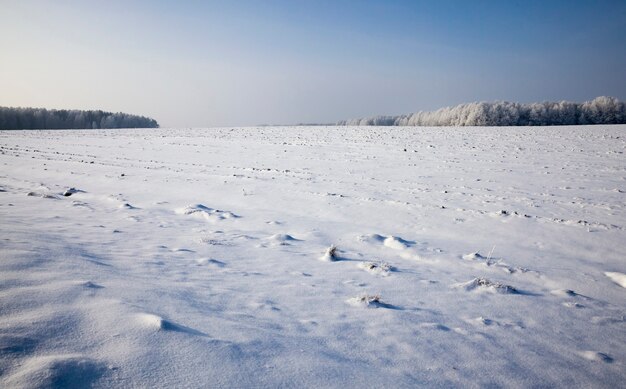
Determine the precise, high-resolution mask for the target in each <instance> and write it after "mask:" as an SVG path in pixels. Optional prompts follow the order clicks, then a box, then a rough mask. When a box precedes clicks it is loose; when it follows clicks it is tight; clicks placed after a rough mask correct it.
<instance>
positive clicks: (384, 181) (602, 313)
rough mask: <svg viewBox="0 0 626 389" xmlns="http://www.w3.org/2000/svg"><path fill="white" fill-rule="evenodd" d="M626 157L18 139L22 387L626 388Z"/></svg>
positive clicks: (160, 132) (359, 135)
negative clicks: (334, 247)
mask: <svg viewBox="0 0 626 389" xmlns="http://www.w3.org/2000/svg"><path fill="white" fill-rule="evenodd" d="M625 152H626V126H592V127H589V126H587V127H549V128H548V127H534V128H392V127H385V128H349V127H348V128H342V127H277V128H248V129H210V130H185V129H151V130H93V131H9V132H1V133H0V153H1V154H0V386H1V387H7V388H9V387H10V388H19V387H39V386H43V387H49V386H53V387H67V386H70V384H74V385H76V386H79V387H85V386H88V385H89V384H91V385H93V386H95V387H107V388H108V387H259V386H260V387H279V386H284V387H297V388H300V387H315V388H317V387H350V388H363V387H393V388H397V387H414V386H449V387H552V386H558V387H624V382H626V366H625V364H626V319H625V315H626V289H625V288H626V274H625V273H626V260H625V255H626V254H625V253H626V209H625V207H626V155H625V154H624V153H625ZM72 188H73V189H72ZM333 245H335V246H336V250H333V249H331V247H332V246H333Z"/></svg>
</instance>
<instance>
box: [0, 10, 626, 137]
mask: <svg viewBox="0 0 626 389" xmlns="http://www.w3.org/2000/svg"><path fill="white" fill-rule="evenodd" d="M625 37H626V1H623V0H622V1H608V0H605V1H602V0H598V1H591V0H589V1H577V0H569V1H566V0H563V1H560V0H559V1H557V0H554V1H550V0H544V1H531V0H529V1H526V0H525V1H497V0H491V1H487V0H485V1H480V0H477V1H446V0H442V1H435V0H433V1H418V0H414V1H411V0H407V1H399V0H398V1H394V0H387V1H383V0H379V1H369V0H361V1H344V0H328V1H327V0H319V1H298V0H293V1H289V0H267V1H148V0H145V1H115V0H112V1H89V0H87V1H69V0H56V1H31V0H20V1H14V0H0V53H1V54H0V106H31V107H45V108H76V109H103V110H107V111H122V112H128V113H136V114H142V115H147V116H151V117H154V118H155V119H157V120H158V121H159V123H160V124H161V126H162V127H170V126H176V127H182V126H194V127H207V126H226V125H231V126H234V125H255V124H262V123H283V124H288V123H299V122H318V123H320V122H334V121H337V120H339V119H347V118H353V117H364V116H371V115H377V114H400V113H408V112H415V111H418V110H432V109H437V108H440V107H442V106H448V105H456V104H459V103H463V102H471V101H493V100H508V101H519V102H532V101H545V100H571V101H584V100H589V99H592V98H594V97H596V96H600V95H608V96H615V97H618V98H619V99H621V100H624V99H625V98H626V71H625V69H626V43H625V42H626V41H625Z"/></svg>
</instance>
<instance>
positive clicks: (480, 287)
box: [453, 278, 519, 294]
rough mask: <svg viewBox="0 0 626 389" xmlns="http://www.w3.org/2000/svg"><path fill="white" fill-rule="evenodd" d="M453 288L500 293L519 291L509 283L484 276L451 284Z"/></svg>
mask: <svg viewBox="0 0 626 389" xmlns="http://www.w3.org/2000/svg"><path fill="white" fill-rule="evenodd" d="M453 286H454V287H455V288H461V289H465V290H466V291H485V292H491V293H500V294H518V293H519V291H518V290H517V289H515V288H514V287H512V286H510V285H505V284H502V283H500V282H493V281H490V280H488V279H486V278H474V279H473V280H471V281H468V282H462V283H460V284H455V285H453Z"/></svg>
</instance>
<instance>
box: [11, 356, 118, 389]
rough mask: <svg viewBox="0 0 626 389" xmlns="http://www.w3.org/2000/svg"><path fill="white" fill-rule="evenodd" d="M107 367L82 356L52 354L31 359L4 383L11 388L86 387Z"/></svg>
mask: <svg viewBox="0 0 626 389" xmlns="http://www.w3.org/2000/svg"><path fill="white" fill-rule="evenodd" d="M107 370H108V368H107V366H106V365H105V364H104V363H102V362H98V361H96V360H93V359H90V358H85V357H83V356H81V355H52V356H39V357H34V358H30V359H29V360H27V361H26V363H24V364H23V365H22V366H21V367H20V369H19V370H18V371H17V372H16V373H15V374H13V375H12V376H10V377H8V378H7V380H6V381H5V382H6V384H7V387H11V388H65V387H72V388H88V387H91V385H92V384H93V383H94V381H96V380H98V379H99V378H100V377H101V376H102V375H103V374H104V373H105V372H106V371H107Z"/></svg>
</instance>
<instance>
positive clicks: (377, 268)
mask: <svg viewBox="0 0 626 389" xmlns="http://www.w3.org/2000/svg"><path fill="white" fill-rule="evenodd" d="M358 266H359V268H361V269H363V270H366V271H368V272H370V273H372V274H376V275H380V276H384V277H386V276H388V275H389V272H390V271H392V270H393V267H392V266H391V265H390V264H388V263H386V262H383V261H380V262H361V263H359V265H358Z"/></svg>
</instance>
